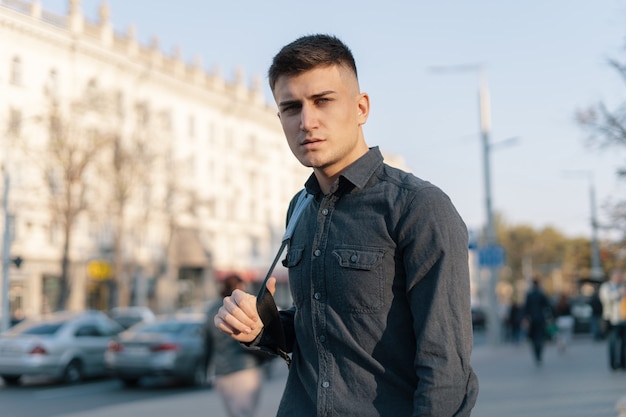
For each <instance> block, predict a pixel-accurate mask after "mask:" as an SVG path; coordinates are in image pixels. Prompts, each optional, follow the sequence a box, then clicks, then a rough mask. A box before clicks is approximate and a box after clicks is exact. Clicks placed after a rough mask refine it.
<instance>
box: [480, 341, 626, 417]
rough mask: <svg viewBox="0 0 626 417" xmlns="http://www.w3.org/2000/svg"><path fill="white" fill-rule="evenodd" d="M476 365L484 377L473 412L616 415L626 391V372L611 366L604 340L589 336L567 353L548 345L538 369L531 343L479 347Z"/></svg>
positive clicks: (526, 416)
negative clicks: (612, 369) (617, 406)
mask: <svg viewBox="0 0 626 417" xmlns="http://www.w3.org/2000/svg"><path fill="white" fill-rule="evenodd" d="M472 365H473V367H474V370H475V372H476V374H477V375H478V379H479V381H480V394H479V397H478V401H477V403H476V406H475V408H474V412H473V413H472V416H477V417H501V416H507V417H531V416H532V417H561V416H563V417H565V416H567V417H616V416H617V415H618V414H617V411H616V409H615V406H616V404H617V402H618V400H619V399H620V398H621V397H623V396H626V372H623V371H620V372H615V371H610V370H609V366H608V360H607V351H606V342H593V341H592V340H591V339H589V338H587V337H579V338H575V339H574V340H573V342H572V344H571V345H570V346H569V348H568V350H567V351H566V352H565V353H563V354H561V353H559V352H558V351H557V349H556V347H555V346H554V345H553V344H549V345H547V346H546V350H545V355H544V363H543V366H542V367H540V368H539V367H537V366H535V364H534V361H533V359H532V357H531V352H530V347H529V346H528V344H527V343H521V344H520V345H518V346H514V345H503V346H498V347H488V346H481V347H476V348H475V349H474V354H473V356H472Z"/></svg>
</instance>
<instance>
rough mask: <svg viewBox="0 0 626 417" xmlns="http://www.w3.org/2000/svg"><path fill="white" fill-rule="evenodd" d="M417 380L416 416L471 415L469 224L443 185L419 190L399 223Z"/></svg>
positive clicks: (475, 387) (473, 377)
mask: <svg viewBox="0 0 626 417" xmlns="http://www.w3.org/2000/svg"><path fill="white" fill-rule="evenodd" d="M400 226H401V227H400V234H399V237H400V238H399V242H398V244H399V250H400V251H401V254H402V259H403V263H404V267H405V271H406V274H407V288H406V291H407V295H408V297H409V302H410V305H411V314H412V317H413V332H414V337H415V343H416V354H415V358H414V362H413V366H414V368H415V373H416V375H417V379H418V384H417V388H416V390H415V393H414V409H413V415H414V416H420V417H424V416H469V415H470V412H471V409H472V407H473V406H474V403H475V401H476V397H477V395H478V380H477V378H476V375H475V374H474V373H473V371H472V368H471V366H470V356H471V349H472V343H473V342H472V323H471V310H470V288H469V266H468V234H467V228H466V226H465V224H464V222H463V221H462V219H461V218H460V216H459V214H458V213H457V211H456V209H455V208H454V206H453V205H452V202H451V201H450V200H449V198H448V197H447V196H446V195H445V194H444V193H443V192H442V191H441V190H439V189H438V188H436V187H434V186H433V187H429V188H426V189H422V190H421V191H419V192H417V193H416V195H415V197H414V198H413V199H412V201H411V202H410V203H409V207H407V210H406V211H405V214H404V218H403V219H402V221H401V223H400Z"/></svg>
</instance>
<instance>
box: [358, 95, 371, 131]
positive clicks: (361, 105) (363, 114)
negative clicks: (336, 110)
mask: <svg viewBox="0 0 626 417" xmlns="http://www.w3.org/2000/svg"><path fill="white" fill-rule="evenodd" d="M369 115H370V97H369V95H368V94H367V93H361V94H360V95H359V99H358V101H357V119H358V121H359V125H364V124H365V122H367V118H368V117H369Z"/></svg>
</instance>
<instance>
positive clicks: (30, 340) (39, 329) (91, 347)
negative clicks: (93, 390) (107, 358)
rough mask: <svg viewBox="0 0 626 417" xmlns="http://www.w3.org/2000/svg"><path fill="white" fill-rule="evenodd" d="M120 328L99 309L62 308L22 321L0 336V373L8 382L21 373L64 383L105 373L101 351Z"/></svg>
mask: <svg viewBox="0 0 626 417" xmlns="http://www.w3.org/2000/svg"><path fill="white" fill-rule="evenodd" d="M122 330H123V329H122V327H121V326H120V325H119V324H117V323H116V322H114V321H113V320H111V319H110V318H109V317H107V315H106V314H104V313H103V312H100V311H83V312H69V311H64V312H57V313H53V314H51V315H49V316H45V317H43V318H40V319H28V320H25V321H23V322H21V323H19V324H17V325H16V326H14V327H12V328H10V329H9V330H8V331H6V332H4V333H2V334H1V335H0V376H2V379H4V382H5V383H6V384H7V385H16V384H18V383H19V382H20V378H21V377H22V376H23V375H42V376H48V377H53V378H57V379H59V380H61V381H64V382H66V383H75V382H79V381H81V380H82V379H83V378H87V377H98V376H104V375H106V374H107V372H106V367H105V366H104V352H105V351H106V349H107V346H108V344H109V342H110V341H111V339H112V337H113V336H114V335H116V334H117V333H119V332H120V331H122Z"/></svg>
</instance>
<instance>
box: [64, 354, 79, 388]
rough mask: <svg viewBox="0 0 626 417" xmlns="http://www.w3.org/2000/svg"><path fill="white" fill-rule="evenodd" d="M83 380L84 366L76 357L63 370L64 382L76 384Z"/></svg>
mask: <svg viewBox="0 0 626 417" xmlns="http://www.w3.org/2000/svg"><path fill="white" fill-rule="evenodd" d="M82 380H83V367H82V365H81V363H80V361H79V360H77V359H74V360H72V361H71V362H70V363H68V364H67V366H66V367H65V370H64V371H63V382H64V383H66V384H76V383H78V382H80V381H82Z"/></svg>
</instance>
